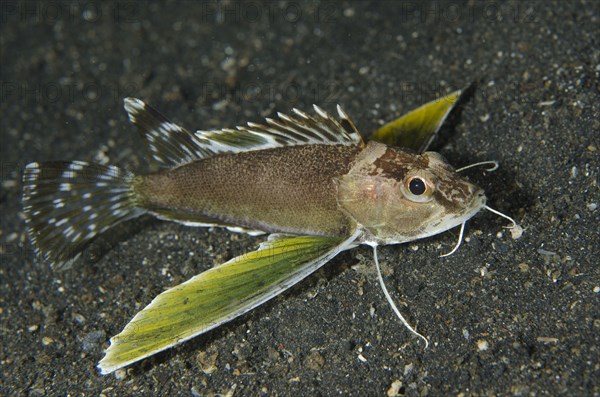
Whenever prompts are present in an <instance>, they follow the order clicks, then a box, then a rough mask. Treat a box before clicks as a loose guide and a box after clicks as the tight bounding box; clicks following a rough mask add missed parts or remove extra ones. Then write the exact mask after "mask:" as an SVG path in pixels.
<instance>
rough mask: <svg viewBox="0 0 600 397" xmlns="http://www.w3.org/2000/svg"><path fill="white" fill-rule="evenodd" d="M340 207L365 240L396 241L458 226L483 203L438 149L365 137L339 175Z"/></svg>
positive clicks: (482, 196) (478, 192)
mask: <svg viewBox="0 0 600 397" xmlns="http://www.w3.org/2000/svg"><path fill="white" fill-rule="evenodd" d="M336 182H337V189H338V190H337V200H338V205H339V206H340V209H341V210H342V211H343V212H345V213H346V214H347V215H348V216H350V217H351V218H352V219H353V220H354V221H356V222H357V224H358V225H359V227H362V228H363V229H364V230H365V235H364V237H363V242H368V243H375V244H397V243H403V242H407V241H413V240H417V239H420V238H423V237H428V236H432V235H435V234H438V233H441V232H444V231H446V230H449V229H451V228H453V227H455V226H458V225H460V224H462V223H464V222H466V221H467V220H468V219H470V218H471V217H472V216H473V215H475V214H476V213H477V212H478V211H479V210H481V209H482V208H483V206H484V205H485V202H486V197H485V194H484V192H483V190H482V189H481V188H480V187H478V186H477V185H475V184H473V183H471V182H469V181H468V180H467V179H466V178H465V177H463V176H462V175H460V174H459V173H457V172H456V171H455V170H454V168H453V167H452V166H451V165H450V164H448V162H447V161H446V160H445V159H444V158H443V157H442V156H441V155H440V154H438V153H435V152H425V153H422V154H417V153H413V152H411V151H407V150H405V149H400V148H396V147H391V146H387V145H384V144H381V143H378V142H369V144H368V145H367V147H366V148H365V149H364V150H363V151H362V152H361V153H359V154H358V155H357V158H356V159H355V161H354V162H353V164H352V166H351V169H350V171H349V172H348V173H347V174H345V175H343V176H341V177H339V178H338V179H337V181H336Z"/></svg>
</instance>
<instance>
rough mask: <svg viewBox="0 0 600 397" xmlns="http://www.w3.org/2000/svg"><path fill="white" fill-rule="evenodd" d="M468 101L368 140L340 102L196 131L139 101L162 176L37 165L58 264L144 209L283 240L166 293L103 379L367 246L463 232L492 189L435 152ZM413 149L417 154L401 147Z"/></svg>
mask: <svg viewBox="0 0 600 397" xmlns="http://www.w3.org/2000/svg"><path fill="white" fill-rule="evenodd" d="M458 95H459V93H453V94H451V95H449V96H447V97H445V98H444V99H445V100H447V101H448V102H447V103H444V102H431V103H429V104H427V105H424V106H423V107H422V108H419V109H417V110H416V111H413V112H411V113H409V114H407V115H406V116H404V117H402V118H400V119H398V120H396V121H394V122H392V123H389V124H388V125H386V126H384V127H382V129H380V130H378V131H377V132H376V133H375V134H374V135H373V137H374V138H376V139H372V140H371V141H369V142H365V141H364V140H363V139H362V137H361V135H360V134H359V133H358V130H357V128H356V126H355V125H354V123H353V122H352V120H351V119H350V118H349V117H348V116H347V115H346V113H344V112H343V110H341V108H340V107H339V106H338V108H337V111H338V116H339V117H338V118H335V117H333V116H331V115H330V114H328V113H327V112H325V111H323V110H322V109H320V108H318V107H316V106H315V114H314V116H311V115H308V114H306V113H304V112H301V111H299V110H296V109H294V115H293V116H288V115H285V114H278V117H277V118H274V119H266V122H265V123H264V124H256V123H248V125H247V126H244V127H237V128H236V129H223V130H216V131H197V132H195V133H191V132H188V131H187V130H185V129H184V128H182V127H180V126H178V125H177V124H174V123H172V122H171V121H169V120H167V119H166V118H165V117H164V116H162V115H161V114H160V113H158V112H157V111H156V110H154V109H153V108H151V107H150V106H148V105H146V104H144V103H143V102H142V101H140V100H137V99H133V98H127V99H126V100H125V109H126V110H127V112H128V114H129V118H130V120H131V121H132V122H133V123H134V124H135V125H136V126H137V127H138V129H139V131H140V133H141V135H142V137H143V138H144V141H145V142H146V144H147V146H148V149H149V150H150V154H151V157H152V159H153V160H154V161H155V162H157V163H158V165H159V167H160V169H159V170H158V171H156V172H153V173H150V174H147V175H135V174H133V173H132V172H129V171H126V170H123V169H121V168H118V167H115V166H106V165H99V164H93V163H87V162H81V161H72V162H48V163H31V164H29V165H28V166H27V167H26V168H25V172H24V176H23V182H24V188H23V209H24V213H25V218H26V223H27V227H28V231H29V235H30V239H31V241H32V243H33V245H34V246H35V247H36V249H37V251H38V253H40V254H41V255H43V256H44V257H45V258H46V259H48V260H49V261H50V262H52V264H53V265H54V266H55V267H59V268H60V267H68V266H70V265H71V264H72V263H73V262H74V261H75V260H76V259H77V258H78V257H79V255H80V254H81V252H82V250H83V249H84V248H85V246H86V245H87V244H89V242H90V241H92V240H93V238H94V237H96V236H97V235H99V234H101V233H104V232H106V231H108V230H110V229H111V228H112V227H113V226H115V225H116V224H118V223H120V222H123V221H126V220H129V219H132V218H135V217H138V216H140V215H143V214H151V215H155V216H157V217H159V218H161V219H167V220H173V221H176V222H180V223H183V224H187V225H192V226H224V227H228V228H231V229H234V230H240V228H241V230H245V231H249V232H254V233H270V234H271V236H270V237H269V239H268V240H267V241H266V242H264V243H263V244H261V246H260V247H259V248H258V250H257V251H255V252H252V253H249V254H245V255H242V256H240V257H237V258H234V259H232V260H231V261H229V262H227V263H225V264H223V265H220V266H217V267H215V268H213V269H209V270H207V271H205V272H204V273H201V274H199V275H198V276H196V277H194V278H192V279H190V280H188V281H187V282H185V283H183V284H181V285H179V286H176V287H173V288H171V289H169V290H167V291H165V292H163V293H162V294H160V295H159V296H157V297H156V298H155V299H154V300H153V301H152V302H151V303H150V304H149V305H148V306H147V307H146V308H144V310H142V311H141V312H139V313H138V314H137V315H136V316H135V317H134V318H133V320H132V321H131V322H130V323H129V324H128V325H127V327H125V329H124V330H123V331H122V332H121V333H120V334H119V335H117V336H115V337H114V338H112V339H111V346H110V348H109V349H108V350H107V354H106V356H105V358H104V359H103V360H102V361H101V362H100V364H99V367H100V369H101V370H102V373H109V372H112V371H114V370H115V369H117V368H121V367H123V366H125V365H128V364H131V363H133V362H135V361H138V360H140V359H142V358H144V357H147V356H149V355H152V354H154V353H156V352H158V351H161V350H164V349H166V348H168V347H170V346H173V345H175V344H178V343H181V342H182V341H184V340H187V339H189V338H191V337H193V336H195V335H198V334H201V333H204V332H206V331H208V330H210V329H212V328H214V327H217V326H219V325H220V324H222V323H224V322H226V321H229V320H231V319H232V318H235V317H237V316H239V315H241V314H243V313H245V312H247V311H248V310H251V309H252V308H254V307H256V306H258V305H260V304H261V303H263V302H265V301H266V300H268V299H271V298H272V297H273V296H275V295H277V294H279V293H281V292H282V291H284V290H285V289H287V288H289V287H290V286H291V285H294V284H295V283H297V282H298V281H300V280H301V279H303V278H304V277H306V276H307V275H309V274H310V273H312V272H313V271H315V270H316V269H318V268H319V267H320V266H322V265H323V264H324V263H326V262H327V261H329V260H330V259H331V258H333V257H334V256H335V255H337V254H338V253H339V252H341V251H344V250H346V249H349V248H352V247H354V246H356V245H358V244H368V245H371V246H373V247H375V246H377V245H383V244H397V243H403V242H407V241H413V240H416V239H419V238H423V237H427V236H431V235H434V234H437V233H441V232H443V231H445V230H448V229H450V228H453V227H455V226H457V225H461V224H462V225H464V223H465V222H466V221H467V220H468V219H469V218H470V217H472V216H473V215H475V214H476V213H477V212H478V211H479V210H480V209H481V208H483V207H484V206H485V195H484V193H483V191H482V190H481V189H480V188H479V187H477V186H476V185H474V184H472V183H471V182H469V181H468V180H467V179H466V178H464V177H463V176H462V175H460V174H458V173H457V172H456V171H455V170H454V169H453V168H452V166H450V165H449V164H448V163H447V162H446V161H445V159H443V157H442V156H440V155H439V154H437V153H434V152H426V151H424V150H425V149H426V148H427V146H428V144H429V142H431V139H432V137H433V135H434V134H435V132H436V131H437V129H438V128H439V126H440V125H441V123H442V122H443V120H444V119H445V117H446V115H447V113H448V112H449V111H450V109H451V108H452V105H453V104H454V102H455V101H456V99H457V98H458ZM401 142H410V143H409V144H408V146H410V147H408V148H401V147H397V146H394V145H397V144H398V143H401ZM461 233H462V232H461ZM376 263H377V262H376ZM401 319H402V318H401ZM402 321H403V322H404V320H403V319H402ZM405 324H406V323H405ZM407 326H408V325H407ZM409 328H410V327H409ZM410 329H411V331H413V330H412V328H410ZM413 332H415V331H413ZM415 333H416V332H415Z"/></svg>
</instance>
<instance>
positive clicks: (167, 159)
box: [124, 98, 212, 168]
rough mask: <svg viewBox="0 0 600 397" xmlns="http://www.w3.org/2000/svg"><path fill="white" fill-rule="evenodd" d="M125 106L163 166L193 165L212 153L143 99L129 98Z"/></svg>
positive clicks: (155, 157) (156, 158)
mask: <svg viewBox="0 0 600 397" xmlns="http://www.w3.org/2000/svg"><path fill="white" fill-rule="evenodd" d="M124 103H125V110H126V111H127V113H128V114H129V120H131V122H132V123H133V124H135V125H136V126H137V127H138V129H139V131H140V134H141V135H142V138H143V139H144V142H146V144H147V146H148V149H149V150H150V153H151V155H152V158H153V159H154V160H156V161H157V162H158V163H159V164H160V166H161V167H165V168H168V167H173V166H175V165H179V164H185V163H189V162H191V161H194V160H198V159H201V158H204V157H207V156H210V155H211V154H212V153H210V152H207V151H205V150H204V149H203V148H202V146H199V145H198V143H197V142H196V138H195V136H194V134H192V133H191V132H189V131H187V130H186V129H185V128H183V127H180V126H178V125H177V124H174V123H172V122H171V121H170V120H169V119H167V118H166V117H165V116H163V115H162V114H161V113H160V112H158V111H157V110H156V109H154V108H152V107H151V106H149V105H147V104H146V103H144V102H142V101H141V100H139V99H136V98H125V99H124Z"/></svg>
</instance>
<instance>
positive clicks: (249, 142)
mask: <svg viewBox="0 0 600 397" xmlns="http://www.w3.org/2000/svg"><path fill="white" fill-rule="evenodd" d="M314 109H315V112H316V114H315V116H314V117H313V116H310V115H308V114H306V113H304V112H302V111H300V110H298V109H293V112H294V114H295V116H288V115H286V114H283V113H278V114H277V116H278V117H277V118H267V119H266V120H265V124H259V123H253V122H249V123H248V124H247V125H246V126H239V127H237V128H235V129H231V128H224V129H220V130H211V131H202V130H199V131H196V133H194V134H192V133H190V132H189V131H187V130H186V129H185V128H183V127H180V126H178V125H176V124H174V123H172V122H171V121H169V120H168V119H167V118H166V117H164V116H163V115H162V114H160V113H159V112H158V111H156V110H155V109H153V108H152V107H150V106H149V105H147V104H145V103H144V102H142V101H141V100H139V99H134V98H126V99H125V110H126V111H127V113H128V114H129V119H130V120H131V121H132V122H133V123H134V124H135V125H137V126H138V128H139V129H140V133H141V134H142V136H143V138H144V139H145V141H146V142H147V144H148V147H149V149H150V152H151V153H152V157H153V158H154V159H155V160H156V161H158V162H159V163H160V165H161V166H163V167H173V166H176V165H181V164H185V163H189V162H191V161H194V160H199V159H203V158H206V157H210V156H213V155H215V154H219V153H239V152H244V151H250V150H263V149H272V148H276V147H282V146H295V145H310V144H329V145H362V144H363V142H362V138H361V137H360V134H359V133H358V131H357V130H356V127H355V126H354V123H352V121H351V120H350V118H349V117H348V115H347V114H346V113H345V112H344V111H343V110H342V109H341V108H340V106H339V105H338V107H337V110H338V114H339V116H340V121H338V120H337V119H335V118H334V117H333V116H331V115H330V114H329V113H327V112H325V111H324V110H322V109H321V108H319V107H318V106H316V105H315V106H314Z"/></svg>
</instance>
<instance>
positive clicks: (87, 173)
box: [23, 161, 144, 268]
mask: <svg viewBox="0 0 600 397" xmlns="http://www.w3.org/2000/svg"><path fill="white" fill-rule="evenodd" d="M133 178H134V175H133V174H132V173H130V172H128V171H124V170H121V169H119V168H117V167H114V166H106V165H99V164H91V163H86V162H82V161H72V162H47V163H31V164H28V165H27V166H26V167H25V172H24V175H23V211H24V213H25V222H26V224H27V228H28V232H29V237H30V239H31V242H32V243H33V244H34V245H35V247H36V252H37V253H38V254H41V255H42V256H43V257H44V258H45V259H47V260H49V261H51V262H52V265H53V267H55V268H67V267H70V266H71V265H72V264H73V262H74V261H75V260H77V258H79V256H80V255H81V251H82V250H83V249H84V248H85V246H86V245H87V244H88V243H89V242H90V241H91V240H92V239H93V238H94V237H95V236H97V235H99V234H101V233H103V232H105V231H106V230H108V229H110V228H111V227H113V226H115V225H117V224H118V223H121V222H123V221H125V220H128V219H131V218H135V217H137V216H140V215H142V214H143V213H144V210H143V209H141V208H138V207H136V204H135V194H134V192H133V191H132V181H133Z"/></svg>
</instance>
